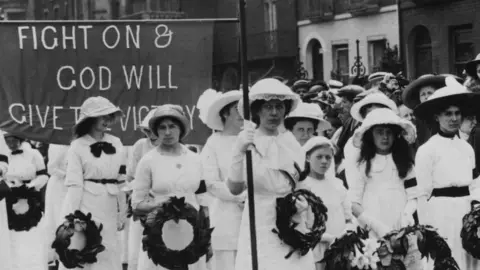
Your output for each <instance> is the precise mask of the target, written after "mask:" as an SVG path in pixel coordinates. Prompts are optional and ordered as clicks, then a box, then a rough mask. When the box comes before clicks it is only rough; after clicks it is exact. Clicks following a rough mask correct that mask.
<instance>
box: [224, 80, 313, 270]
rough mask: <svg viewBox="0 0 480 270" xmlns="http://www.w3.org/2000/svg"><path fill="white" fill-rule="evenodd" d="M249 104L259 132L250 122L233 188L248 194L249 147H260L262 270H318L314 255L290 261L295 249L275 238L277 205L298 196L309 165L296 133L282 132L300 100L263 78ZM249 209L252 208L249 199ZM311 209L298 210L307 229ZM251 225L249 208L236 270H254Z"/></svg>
mask: <svg viewBox="0 0 480 270" xmlns="http://www.w3.org/2000/svg"><path fill="white" fill-rule="evenodd" d="M249 100H250V107H251V110H252V119H253V121H254V122H255V124H256V125H258V128H257V129H255V124H253V123H252V122H250V121H247V120H246V121H245V126H244V129H243V131H242V132H240V133H239V135H238V138H237V141H236V142H235V144H234V150H233V159H232V165H231V168H230V173H229V177H228V179H227V185H228V188H229V189H230V191H231V192H232V194H240V193H242V192H244V190H245V189H246V180H247V179H246V169H245V165H244V161H245V152H246V151H247V148H254V150H253V151H252V159H253V160H252V164H253V181H254V186H255V193H254V196H255V208H256V212H255V218H256V224H255V225H256V232H257V250H258V264H259V265H258V267H259V268H258V269H262V270H297V269H298V270H313V269H315V264H314V261H313V256H312V253H311V252H308V253H307V254H306V255H305V256H301V255H299V254H298V253H294V254H292V255H291V256H290V257H289V258H288V259H286V258H285V256H286V255H287V254H288V253H289V252H290V247H289V246H288V245H286V244H284V243H283V242H282V241H281V240H280V238H279V237H278V235H276V234H274V233H272V229H274V228H276V219H277V217H276V211H275V208H276V200H277V198H279V197H284V196H286V195H288V194H289V193H291V192H292V189H294V188H295V185H296V183H297V182H298V176H299V172H298V170H297V169H296V168H298V167H299V166H301V167H303V165H304V164H305V154H304V152H303V150H302V148H301V146H300V144H299V143H298V142H297V140H296V139H295V137H294V136H293V135H292V133H291V132H280V131H279V126H280V125H281V123H282V121H283V119H284V117H285V116H286V115H287V114H288V113H289V112H290V111H291V110H294V109H295V108H296V106H297V105H298V103H299V97H298V95H297V94H295V93H293V92H292V91H291V90H290V89H289V88H288V87H287V86H286V85H284V84H282V83H281V82H279V81H278V80H275V79H263V80H260V81H259V82H257V83H256V84H255V85H253V86H252V88H251V90H250V93H249ZM242 106H243V102H242V100H240V102H239V105H238V110H239V112H240V115H241V116H243V109H242V108H243V107H242ZM299 169H300V170H301V168H299ZM245 205H248V200H247V202H245ZM305 210H306V208H300V209H298V212H299V213H298V215H300V216H301V218H300V219H299V220H298V222H300V223H302V226H301V227H305V224H307V220H306V218H303V217H304V216H303V215H302V212H303V211H305ZM249 220H250V218H249V210H248V207H245V210H244V211H243V218H242V223H241V226H240V237H239V243H238V254H237V261H236V266H235V269H236V270H249V269H252V262H251V249H250V226H249Z"/></svg>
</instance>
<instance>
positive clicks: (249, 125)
mask: <svg viewBox="0 0 480 270" xmlns="http://www.w3.org/2000/svg"><path fill="white" fill-rule="evenodd" d="M256 127H257V125H256V124H255V123H253V122H252V121H249V120H244V122H243V130H242V131H240V133H239V134H238V137H237V141H236V148H237V149H238V150H239V151H240V152H246V151H247V150H248V147H249V146H250V145H253V139H254V137H255V129H256Z"/></svg>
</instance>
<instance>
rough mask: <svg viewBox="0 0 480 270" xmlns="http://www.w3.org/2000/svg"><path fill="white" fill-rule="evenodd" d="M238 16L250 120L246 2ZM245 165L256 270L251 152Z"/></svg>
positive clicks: (241, 1) (245, 108) (241, 3)
mask: <svg viewBox="0 0 480 270" xmlns="http://www.w3.org/2000/svg"><path fill="white" fill-rule="evenodd" d="M238 5H239V8H238V9H239V16H240V51H241V64H240V66H241V74H242V86H243V87H242V90H243V114H244V117H245V119H250V103H249V100H248V86H249V80H248V79H249V76H248V56H247V29H246V14H245V13H246V12H245V6H246V0H238ZM246 163H247V168H246V169H247V192H248V210H249V219H250V222H249V224H250V246H251V255H252V270H258V255H257V231H256V226H255V224H256V223H255V197H254V195H253V194H254V189H253V170H252V169H253V168H252V152H251V151H250V150H247V152H246Z"/></svg>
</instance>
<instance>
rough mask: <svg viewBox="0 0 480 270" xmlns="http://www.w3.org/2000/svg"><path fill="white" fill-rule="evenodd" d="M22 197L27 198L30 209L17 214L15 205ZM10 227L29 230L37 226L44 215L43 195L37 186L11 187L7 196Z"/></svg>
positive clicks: (16, 229) (17, 229)
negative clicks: (36, 188)
mask: <svg viewBox="0 0 480 270" xmlns="http://www.w3.org/2000/svg"><path fill="white" fill-rule="evenodd" d="M21 199H24V200H27V204H28V210H27V212H25V213H24V214H17V213H15V211H14V210H13V206H14V205H15V204H16V203H17V202H18V201H19V200H21ZM6 204H7V216H8V228H9V229H10V230H14V231H17V232H20V231H29V230H30V229H31V228H33V227H36V226H37V225H38V223H39V222H40V220H41V219H42V216H43V206H42V195H41V193H40V192H38V191H36V190H35V188H28V187H27V186H25V185H22V186H20V187H14V188H11V192H10V193H9V194H8V195H7V197H6Z"/></svg>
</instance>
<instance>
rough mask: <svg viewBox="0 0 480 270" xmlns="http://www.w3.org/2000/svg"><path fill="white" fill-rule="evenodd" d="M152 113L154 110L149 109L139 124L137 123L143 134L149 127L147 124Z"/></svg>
mask: <svg viewBox="0 0 480 270" xmlns="http://www.w3.org/2000/svg"><path fill="white" fill-rule="evenodd" d="M153 114H155V110H150V111H149V112H148V113H147V115H146V116H145V118H143V120H142V123H140V125H138V128H139V129H140V130H141V131H142V132H143V133H144V134H145V135H147V132H146V131H147V130H149V129H150V127H149V126H148V123H149V122H150V119H151V118H152V116H153Z"/></svg>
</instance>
